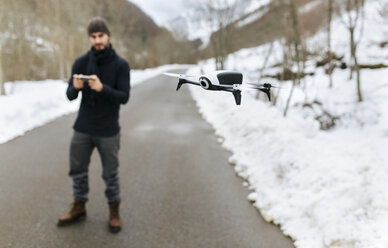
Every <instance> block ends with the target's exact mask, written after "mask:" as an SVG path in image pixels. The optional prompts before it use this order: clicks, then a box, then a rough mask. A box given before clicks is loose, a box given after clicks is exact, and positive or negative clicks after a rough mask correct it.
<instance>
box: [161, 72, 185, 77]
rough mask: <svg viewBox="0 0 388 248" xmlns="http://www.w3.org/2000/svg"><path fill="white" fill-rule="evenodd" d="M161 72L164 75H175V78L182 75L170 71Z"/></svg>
mask: <svg viewBox="0 0 388 248" xmlns="http://www.w3.org/2000/svg"><path fill="white" fill-rule="evenodd" d="M163 74H164V75H166V76H170V77H177V78H180V77H181V76H182V74H177V73H170V72H165V73H163Z"/></svg>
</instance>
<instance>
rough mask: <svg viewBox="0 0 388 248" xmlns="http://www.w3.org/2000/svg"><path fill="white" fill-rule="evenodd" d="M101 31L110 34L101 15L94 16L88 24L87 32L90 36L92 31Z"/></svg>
mask: <svg viewBox="0 0 388 248" xmlns="http://www.w3.org/2000/svg"><path fill="white" fill-rule="evenodd" d="M97 32H102V33H105V34H107V35H108V36H110V32H109V29H108V25H107V24H106V21H105V19H104V18H102V17H99V16H97V17H94V18H93V19H92V20H91V21H90V22H89V25H88V34H89V36H91V35H92V34H93V33H97Z"/></svg>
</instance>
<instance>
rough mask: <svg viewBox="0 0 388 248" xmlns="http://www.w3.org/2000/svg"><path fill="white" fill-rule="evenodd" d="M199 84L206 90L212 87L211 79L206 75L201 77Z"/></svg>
mask: <svg viewBox="0 0 388 248" xmlns="http://www.w3.org/2000/svg"><path fill="white" fill-rule="evenodd" d="M199 84H200V85H201V87H202V88H204V89H206V90H207V89H209V88H210V81H209V79H207V78H205V77H201V78H200V79H199Z"/></svg>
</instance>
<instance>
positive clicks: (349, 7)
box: [340, 0, 365, 102]
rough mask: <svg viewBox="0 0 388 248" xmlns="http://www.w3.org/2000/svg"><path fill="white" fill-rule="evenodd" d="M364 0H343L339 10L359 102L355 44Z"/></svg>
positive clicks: (356, 44)
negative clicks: (347, 32)
mask: <svg viewBox="0 0 388 248" xmlns="http://www.w3.org/2000/svg"><path fill="white" fill-rule="evenodd" d="M364 3H365V0H345V1H343V2H341V3H340V11H342V22H343V23H344V25H345V26H346V28H347V29H348V31H349V43H350V58H351V62H352V66H351V69H350V78H352V75H353V72H354V71H355V72H356V85H357V98H358V101H359V102H362V101H363V97H362V91H361V75H360V65H359V64H358V58H357V46H358V43H359V40H360V38H361V34H362V30H361V28H359V27H360V25H361V24H362V23H361V22H362V21H363V20H362V11H363V6H364ZM357 30H358V31H359V33H360V35H359V37H358V40H357V39H356V37H355V36H356V31H357Z"/></svg>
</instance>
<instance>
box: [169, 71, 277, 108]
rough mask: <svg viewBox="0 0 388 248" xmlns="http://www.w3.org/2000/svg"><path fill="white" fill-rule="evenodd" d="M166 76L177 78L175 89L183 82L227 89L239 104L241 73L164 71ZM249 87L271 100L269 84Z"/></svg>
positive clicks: (207, 88) (210, 88) (207, 87)
mask: <svg viewBox="0 0 388 248" xmlns="http://www.w3.org/2000/svg"><path fill="white" fill-rule="evenodd" d="M164 74H165V75H167V76H172V77H176V78H178V79H179V81H178V85H177V88H176V90H179V89H180V88H181V86H182V85H183V84H193V85H198V86H201V87H202V88H203V89H205V90H213V91H227V92H231V93H232V94H233V96H234V99H235V102H236V104H237V105H240V104H241V90H242V87H241V86H242V81H243V74H242V73H240V72H234V71H214V72H211V73H207V74H204V75H201V76H188V75H183V74H175V73H164ZM253 86H254V87H249V88H251V89H256V90H260V91H263V92H265V93H266V94H267V96H268V98H269V100H271V95H270V89H271V87H272V85H271V84H264V85H256V84H253Z"/></svg>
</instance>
